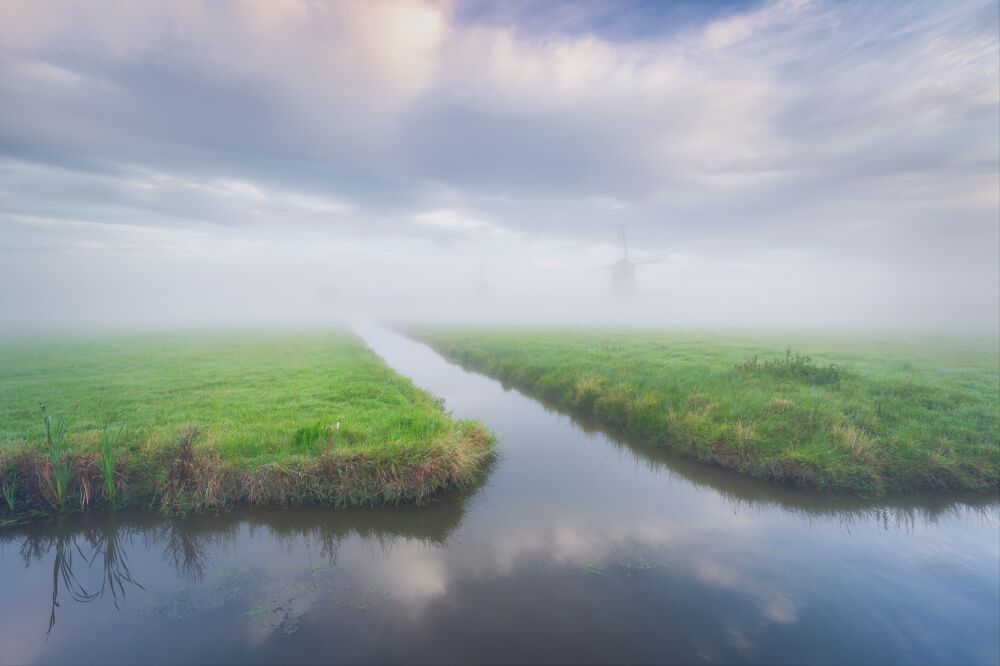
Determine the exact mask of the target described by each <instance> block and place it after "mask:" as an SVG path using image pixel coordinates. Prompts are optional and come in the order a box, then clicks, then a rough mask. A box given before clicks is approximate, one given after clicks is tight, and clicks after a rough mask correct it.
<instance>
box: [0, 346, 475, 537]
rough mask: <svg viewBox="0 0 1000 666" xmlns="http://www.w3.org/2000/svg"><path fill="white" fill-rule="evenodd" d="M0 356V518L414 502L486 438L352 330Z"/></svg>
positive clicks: (463, 466) (468, 460) (471, 460)
mask: <svg viewBox="0 0 1000 666" xmlns="http://www.w3.org/2000/svg"><path fill="white" fill-rule="evenodd" d="M0 367H2V368H3V374H2V376H0V490H2V491H3V498H2V499H0V518H2V514H4V513H6V514H7V515H8V517H9V516H23V515H26V514H28V513H46V512H53V511H66V510H73V509H79V508H82V507H88V506H101V505H119V506H126V505H128V506H133V505H141V506H155V507H159V508H162V509H164V510H166V511H169V512H180V513H183V512H185V511H188V510H192V509H203V508H213V507H222V506H227V505H230V504H234V503H246V504H297V503H323V504H332V505H337V506H346V505H367V504H385V503H396V502H402V501H410V500H421V499H423V498H425V497H427V496H428V495H429V494H431V493H433V492H435V491H437V490H440V489H443V488H448V487H458V486H463V485H465V484H468V483H470V482H471V481H472V480H473V479H474V478H475V477H476V476H477V474H478V473H479V472H480V470H481V469H482V468H483V466H484V464H485V463H486V461H487V459H488V458H489V456H490V452H491V449H492V437H491V435H490V434H489V433H488V432H487V431H485V430H484V429H483V428H482V427H481V426H479V425H478V424H476V423H472V422H458V421H454V420H452V419H451V418H450V417H449V415H448V414H446V413H445V412H444V410H443V409H442V406H441V405H440V404H439V402H438V401H437V400H436V399H435V398H434V397H433V396H431V395H429V394H428V393H426V392H424V391H422V390H420V389H418V388H416V387H415V386H414V385H413V384H412V383H411V382H409V380H407V379H405V378H403V377H400V376H399V375H397V374H396V373H394V372H393V371H392V370H391V369H390V368H388V367H387V366H386V365H385V364H384V363H383V362H382V361H381V360H380V359H379V358H378V357H377V356H376V355H375V354H374V353H372V352H371V351H370V350H368V349H367V348H366V347H365V346H364V345H363V343H362V342H361V341H360V340H359V339H357V338H356V337H354V336H353V335H352V334H350V333H348V332H346V331H333V332H330V331H327V332H316V333H199V334H174V335H162V334H161V335H132V336H127V337H115V338H107V339H48V340H40V341H23V340H22V341H17V342H7V343H4V344H0ZM43 405H44V411H43V407H42V406H43Z"/></svg>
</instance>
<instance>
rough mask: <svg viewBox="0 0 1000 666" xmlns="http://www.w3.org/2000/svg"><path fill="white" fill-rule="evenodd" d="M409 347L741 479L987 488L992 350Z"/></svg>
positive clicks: (996, 443) (683, 341)
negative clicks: (743, 475)
mask: <svg viewBox="0 0 1000 666" xmlns="http://www.w3.org/2000/svg"><path fill="white" fill-rule="evenodd" d="M416 335H417V336H418V337H421V338H422V339H424V340H425V341H427V342H428V343H430V344H431V345H432V346H434V347H435V348H437V349H438V350H439V351H440V352H442V353H443V354H444V355H445V356H447V357H450V358H452V359H454V360H457V361H459V362H461V363H463V364H464V365H466V366H468V367H472V368H475V369H478V370H481V371H483V372H485V373H487V374H490V375H493V376H495V377H497V378H499V379H501V380H503V381H505V382H507V383H510V384H514V385H516V386H519V387H522V388H524V389H526V390H527V391H528V392H530V393H533V394H535V395H538V396H540V397H543V398H545V399H548V400H550V401H551V402H553V403H555V404H557V405H560V406H563V407H566V408H570V409H573V410H578V411H580V412H583V413H586V414H588V415H589V416H592V417H595V418H596V419H598V420H599V421H601V422H603V423H604V424H606V425H608V426H610V427H613V428H617V429H619V430H621V431H624V432H627V433H629V434H631V435H634V436H636V437H638V438H641V439H643V440H646V441H648V442H651V443H654V444H659V445H663V446H668V447H670V448H673V449H675V450H677V451H679V452H683V453H685V454H687V455H690V456H693V457H695V458H697V459H700V460H704V461H708V462H712V463H715V464H718V465H721V466H723V467H726V468H730V469H733V470H737V471H739V472H742V473H746V474H749V475H752V476H755V477H759V478H764V479H769V480H775V481H783V482H791V483H794V484H798V485H802V486H807V487H812V488H820V489H827V490H832V491H849V492H854V493H858V494H862V495H879V494H884V493H887V492H896V491H913V490H929V489H945V490H974V491H985V490H990V489H992V490H994V491H995V489H996V488H997V487H998V486H1000V365H998V364H1000V360H998V352H997V345H996V340H995V339H991V340H980V341H968V340H967V341H957V340H944V339H938V340H931V339H925V340H916V339H910V340H902V339H895V338H890V337H885V338H875V337H862V336H849V337H845V338H842V339H839V340H837V339H833V338H830V337H824V336H819V335H814V336H809V335H804V334H798V335H787V336H777V335H774V334H770V335H743V336H740V337H738V338H737V337H735V336H728V337H726V336H722V335H720V334H702V335H696V334H693V333H687V334H681V333H659V332H611V331H582V330H578V329H575V330H542V331H539V330H528V329H508V330H502V329H496V330H475V329H466V330H461V331H456V330H451V331H449V330H439V329H425V330H419V331H417V332H416ZM790 347H791V348H794V350H798V351H794V350H793V349H791V348H790Z"/></svg>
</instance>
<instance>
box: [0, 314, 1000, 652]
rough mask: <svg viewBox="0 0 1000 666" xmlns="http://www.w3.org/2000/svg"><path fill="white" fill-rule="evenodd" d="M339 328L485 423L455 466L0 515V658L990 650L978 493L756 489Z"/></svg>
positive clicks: (995, 607)
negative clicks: (366, 484) (456, 471)
mask: <svg viewBox="0 0 1000 666" xmlns="http://www.w3.org/2000/svg"><path fill="white" fill-rule="evenodd" d="M361 333H362V335H363V336H364V337H365V339H366V341H367V342H368V344H369V345H370V346H371V347H372V348H373V349H374V350H375V351H376V352H378V353H379V354H380V355H382V356H383V358H385V359H386V361H387V362H388V363H389V364H390V365H392V366H393V367H394V368H396V369H397V370H398V371H400V372H401V373H403V374H404V375H407V376H409V377H411V378H412V379H413V380H414V381H415V382H416V383H417V384H418V385H420V386H422V387H424V388H426V389H428V390H430V391H431V392H433V393H434V394H436V395H438V396H441V397H442V398H444V399H445V400H446V404H447V408H448V409H450V410H452V411H453V412H454V414H455V415H456V416H457V417H462V418H477V419H480V420H481V421H483V422H484V423H485V424H486V425H487V426H489V427H490V428H492V429H493V430H494V431H495V432H496V433H497V435H498V438H499V441H500V451H501V455H500V460H499V461H498V463H497V464H496V465H495V466H494V468H493V469H492V470H491V471H490V473H489V474H488V475H487V476H486V477H485V478H484V480H483V482H482V483H481V484H480V485H479V486H478V487H476V488H473V489H471V490H470V491H469V492H468V493H466V494H464V495H463V496H445V497H441V498H439V499H437V500H436V501H434V502H433V503H431V504H429V505H427V506H422V507H412V506H407V507H401V508H384V509H377V510H367V509H366V510H346V511H345V510H333V509H325V508H319V507H314V508H306V509H302V508H299V509H266V510H264V509H253V510H245V509H241V510H235V511H231V512H226V513H224V514H221V515H216V516H194V517H189V518H186V519H181V520H177V519H167V518H163V517H161V516H158V515H155V514H149V513H133V512H119V513H108V514H101V515H86V516H78V517H75V518H71V519H67V520H64V521H61V522H48V523H43V524H36V525H31V526H28V527H22V528H18V529H15V530H7V531H3V532H0V590H2V592H0V662H4V663H36V662H37V663H50V662H58V663H93V662H109V663H112V662H129V663H135V662H150V663H178V662H234V661H240V662H274V661H290V662H352V663H353V662H372V663H385V662H401V663H426V662H429V661H434V662H444V663H452V662H470V661H471V662H492V663H511V662H559V663H568V662H569V663H607V662H616V663H620V662H645V663H663V662H671V661H673V662H684V663H689V662H705V663H714V662H725V663H752V662H784V663H789V662H794V663H803V662H809V663H837V664H841V663H890V662H900V663H922V664H923V663H986V664H990V663H994V664H995V663H997V662H998V661H1000V530H998V523H1000V520H998V517H1000V503H998V501H997V500H996V498H989V497H987V498H984V497H978V498H975V497H973V498H954V497H950V498H948V497H934V496H922V497H920V498H919V499H917V498H910V499H894V500H888V501H877V502H874V501H863V500H858V499H847V498H830V497H822V496H818V495H815V494H808V493H802V492H796V491H793V490H791V489H787V488H776V487H772V486H768V485H765V484H762V483H759V482H756V481H753V480H749V479H745V478H741V477H739V476H736V475H733V474H730V473H727V472H724V471H721V470H716V469H714V468H710V467H706V466H704V465H700V464H697V463H691V462H688V461H684V460H678V459H676V458H674V457H672V456H670V455H669V454H667V453H666V452H664V451H662V450H660V449H655V448H650V447H644V446H641V445H638V444H635V443H631V442H627V441H625V440H623V439H622V438H620V437H613V436H610V435H608V434H607V433H605V432H602V431H601V430H600V429H598V428H594V427H591V426H589V425H588V424H587V423H586V421H585V420H582V419H580V418H578V417H571V416H569V415H566V414H563V413H560V412H559V411H557V410H554V409H551V408H549V407H546V406H545V405H543V404H541V403H539V402H538V401H536V400H534V399H532V398H529V397H526V396H524V395H522V394H520V393H518V392H517V391H514V390H506V389H505V388H504V387H502V386H501V385H500V384H499V383H498V382H496V381H493V380H491V379H489V378H486V377H483V376H481V375H477V374H475V373H471V372H467V371H465V370H463V369H461V368H459V367H457V366H455V365H452V364H449V363H447V362H445V361H444V360H443V359H441V358H440V357H439V356H438V355H437V354H435V353H434V352H432V351H431V350H429V349H428V348H426V347H425V346H423V345H420V344H418V343H415V342H412V341H410V340H407V339H405V338H403V337H401V336H399V335H396V334H394V333H391V332H388V331H385V330H381V329H363V330H362V331H361Z"/></svg>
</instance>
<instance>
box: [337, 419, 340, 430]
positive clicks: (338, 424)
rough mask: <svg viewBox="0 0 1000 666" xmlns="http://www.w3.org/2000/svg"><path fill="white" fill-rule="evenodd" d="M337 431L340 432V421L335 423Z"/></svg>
mask: <svg viewBox="0 0 1000 666" xmlns="http://www.w3.org/2000/svg"><path fill="white" fill-rule="evenodd" d="M337 430H340V421H337Z"/></svg>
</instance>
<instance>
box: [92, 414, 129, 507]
mask: <svg viewBox="0 0 1000 666" xmlns="http://www.w3.org/2000/svg"><path fill="white" fill-rule="evenodd" d="M124 441H125V424H124V423H121V424H118V425H113V424H110V423H106V424H105V425H104V430H102V431H101V440H100V442H99V444H98V447H97V464H98V466H99V467H100V469H101V476H103V477H104V496H105V497H106V498H107V500H108V501H109V502H111V503H112V504H114V503H115V497H116V495H117V492H118V491H117V487H116V486H115V466H116V465H117V462H118V452H119V451H120V449H121V447H122V443H123V442H124Z"/></svg>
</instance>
